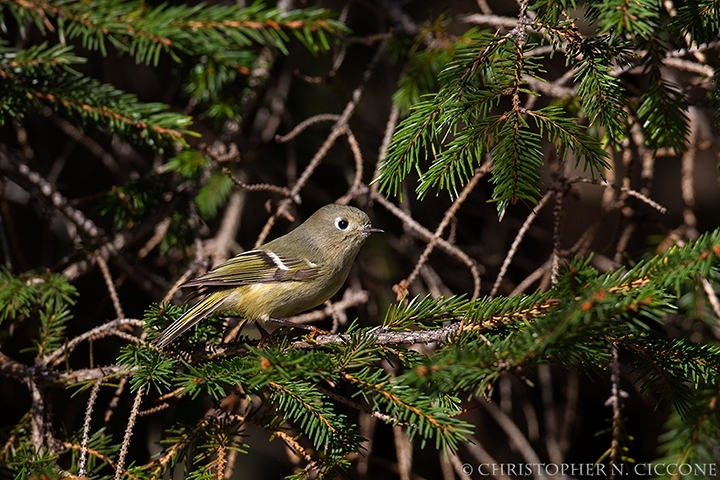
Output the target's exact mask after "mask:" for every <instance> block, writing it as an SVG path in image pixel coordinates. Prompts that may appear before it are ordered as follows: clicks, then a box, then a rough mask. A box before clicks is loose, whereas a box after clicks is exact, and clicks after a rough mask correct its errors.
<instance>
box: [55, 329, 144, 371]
mask: <svg viewBox="0 0 720 480" xmlns="http://www.w3.org/2000/svg"><path fill="white" fill-rule="evenodd" d="M126 325H127V326H131V327H142V326H143V325H145V322H143V321H142V320H139V319H137V318H116V319H115V320H111V321H109V322H107V323H105V324H103V325H100V326H98V327H95V328H93V329H91V330H88V331H87V332H85V333H81V334H80V335H78V336H77V337H74V338H73V339H72V340H70V341H69V342H67V343H66V344H65V345H63V346H62V347H60V348H58V349H56V350H55V351H53V352H51V353H50V354H48V355H46V356H45V357H44V358H43V362H44V363H45V364H47V365H50V364H54V365H57V364H58V363H60V362H62V361H64V359H65V358H66V357H67V355H69V354H70V353H71V352H72V351H73V350H75V347H77V346H78V345H79V344H80V343H81V342H84V341H85V340H94V339H97V338H103V337H107V336H110V335H113V334H115V333H116V332H117V331H118V328H122V327H123V326H126Z"/></svg>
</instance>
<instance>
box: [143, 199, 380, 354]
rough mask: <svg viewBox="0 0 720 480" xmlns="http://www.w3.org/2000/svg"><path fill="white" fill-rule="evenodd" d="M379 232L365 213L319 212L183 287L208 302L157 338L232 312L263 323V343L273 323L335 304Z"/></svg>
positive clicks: (161, 341) (158, 341)
mask: <svg viewBox="0 0 720 480" xmlns="http://www.w3.org/2000/svg"><path fill="white" fill-rule="evenodd" d="M373 233H383V230H381V229H379V228H374V227H373V226H372V224H371V223H370V218H369V217H368V216H367V214H366V213H365V212H363V211H362V210H360V209H358V208H355V207H352V206H348V205H339V204H329V205H325V206H324V207H321V208H320V209H318V210H317V211H316V212H315V213H314V214H312V215H311V216H310V217H309V218H308V219H307V220H305V222H303V223H302V224H301V225H299V226H298V227H297V228H295V229H294V230H292V231H291V232H289V233H287V234H285V235H283V236H281V237H278V238H276V239H275V240H272V241H270V242H267V243H265V244H263V245H261V246H259V247H257V248H255V249H253V250H248V251H246V252H243V253H240V254H238V255H236V256H235V257H233V258H230V259H229V260H227V261H225V262H223V263H221V264H220V265H218V266H217V267H215V268H214V269H212V270H211V271H209V272H208V273H206V274H204V275H202V276H200V277H198V278H196V279H194V280H191V281H189V282H186V283H184V284H183V285H181V287H183V288H186V287H187V288H196V289H198V293H199V295H201V296H202V299H201V300H200V301H198V302H197V303H196V304H195V305H193V306H192V307H191V308H190V309H189V310H188V311H187V312H185V313H184V314H183V315H182V316H181V317H180V318H178V319H177V320H175V321H174V322H173V323H172V324H171V325H170V326H168V327H167V328H166V329H165V330H163V331H162V332H160V333H159V334H158V335H157V336H156V337H155V339H154V342H153V343H154V344H155V346H156V347H158V348H160V349H162V348H164V347H167V346H168V345H169V344H170V343H171V342H172V341H173V340H175V339H176V338H178V337H179V336H180V335H182V334H183V333H184V332H185V331H187V330H188V329H189V328H190V327H192V326H193V325H195V324H196V323H197V322H199V321H200V320H202V319H203V318H204V317H205V316H207V315H208V314H210V313H213V312H218V313H230V314H235V315H237V316H240V317H243V318H245V319H247V320H251V321H255V322H257V325H258V327H259V330H260V332H261V335H263V333H264V335H263V339H264V338H265V337H266V336H267V331H266V330H265V326H266V325H267V323H268V322H271V321H274V322H278V323H288V322H285V321H283V319H286V318H287V317H291V316H293V315H297V314H298V313H301V312H304V311H305V310H309V309H311V308H314V307H316V306H318V305H321V304H322V303H324V302H326V301H327V300H329V299H330V298H331V297H332V296H333V295H335V293H337V291H338V290H339V289H340V287H341V286H342V285H343V284H344V283H345V280H346V279H347V277H348V274H349V273H350V269H351V267H352V264H353V261H354V260H355V257H356V256H357V254H358V252H359V251H360V249H361V247H362V246H363V244H364V243H365V240H366V239H367V237H368V236H370V235H371V234H373Z"/></svg>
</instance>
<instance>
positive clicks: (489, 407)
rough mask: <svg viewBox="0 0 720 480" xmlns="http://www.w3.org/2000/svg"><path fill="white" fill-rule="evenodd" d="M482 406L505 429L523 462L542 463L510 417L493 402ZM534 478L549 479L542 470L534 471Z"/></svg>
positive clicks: (483, 403) (484, 403)
mask: <svg viewBox="0 0 720 480" xmlns="http://www.w3.org/2000/svg"><path fill="white" fill-rule="evenodd" d="M482 406H483V408H484V409H485V411H486V412H488V413H489V414H490V416H491V417H492V418H493V420H495V422H497V424H498V425H500V428H502V429H503V431H504V432H505V434H506V435H507V436H508V438H509V439H510V442H511V443H512V444H513V445H515V448H517V450H518V451H519V452H520V455H522V457H523V460H525V462H526V463H528V464H539V463H540V457H539V456H538V454H537V453H536V452H535V449H534V448H533V447H532V445H530V442H529V441H528V439H527V438H525V435H523V433H522V431H520V429H519V428H518V426H517V425H515V422H513V421H512V419H511V418H510V417H508V416H507V415H506V414H505V413H504V412H503V411H502V410H500V409H499V408H498V407H497V406H496V405H495V404H493V403H491V402H482ZM533 477H534V478H536V479H537V478H540V479H542V478H547V477H546V476H545V475H543V472H542V469H533Z"/></svg>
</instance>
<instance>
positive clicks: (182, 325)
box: [154, 292, 224, 348]
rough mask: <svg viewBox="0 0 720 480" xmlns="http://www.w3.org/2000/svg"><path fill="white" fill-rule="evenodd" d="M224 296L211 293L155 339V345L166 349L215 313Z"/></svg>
mask: <svg viewBox="0 0 720 480" xmlns="http://www.w3.org/2000/svg"><path fill="white" fill-rule="evenodd" d="M223 298H224V296H223V295H222V294H220V293H219V292H215V293H211V294H210V295H208V296H207V297H205V298H203V299H202V300H200V301H199V302H198V303H196V304H195V305H193V306H192V307H191V308H190V310H188V311H187V312H185V313H184V314H183V316H182V317H180V318H178V319H177V320H175V321H174V322H173V323H172V324H171V325H170V326H169V327H167V328H166V329H165V330H163V331H162V332H160V333H159V334H158V336H157V337H155V340H154V343H155V346H157V347H158V348H164V347H166V346H168V345H169V344H170V342H172V341H173V340H175V339H176V338H177V337H179V336H180V335H182V334H183V333H185V331H186V330H187V329H189V328H190V327H192V326H193V325H195V324H196V323H197V322H199V321H200V320H201V319H202V318H203V317H204V316H205V315H208V314H210V313H212V312H214V311H215V310H216V309H217V308H218V307H219V306H220V305H221V304H222V300H223Z"/></svg>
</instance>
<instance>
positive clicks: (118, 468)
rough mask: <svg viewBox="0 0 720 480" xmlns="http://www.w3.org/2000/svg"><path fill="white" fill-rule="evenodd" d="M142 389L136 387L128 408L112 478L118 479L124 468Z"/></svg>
mask: <svg viewBox="0 0 720 480" xmlns="http://www.w3.org/2000/svg"><path fill="white" fill-rule="evenodd" d="M143 390H144V389H143V387H140V388H138V391H137V393H135V400H134V401H133V405H132V409H131V410H130V416H129V417H128V424H127V427H126V428H125V435H124V436H123V442H122V446H121V447H120V453H119V455H118V459H117V464H116V465H115V477H114V480H120V478H121V477H122V474H123V469H124V468H125V457H126V456H127V452H128V447H129V446H130V438H131V437H132V431H133V428H135V421H136V420H137V415H138V412H139V411H140V402H142V397H143Z"/></svg>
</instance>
